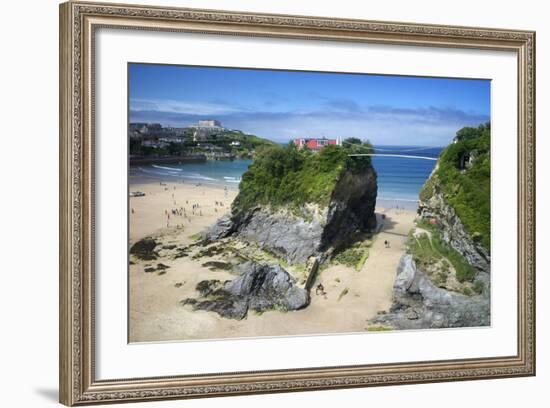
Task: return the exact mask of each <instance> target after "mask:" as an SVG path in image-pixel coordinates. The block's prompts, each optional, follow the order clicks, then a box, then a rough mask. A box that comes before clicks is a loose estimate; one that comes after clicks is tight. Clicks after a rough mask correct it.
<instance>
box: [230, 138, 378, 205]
mask: <svg viewBox="0 0 550 408" xmlns="http://www.w3.org/2000/svg"><path fill="white" fill-rule="evenodd" d="M356 141H358V142H359V143H358V144H356V143H355V142H356ZM348 146H349V147H348ZM372 151H373V150H372V145H371V144H370V143H369V142H365V143H363V142H361V141H360V140H354V144H353V145H346V144H344V146H343V147H342V146H336V145H329V146H326V147H324V148H323V149H321V150H320V151H319V152H312V151H311V150H309V149H307V148H303V149H298V148H297V147H296V145H294V143H292V142H291V143H289V144H288V145H287V146H284V147H283V146H273V147H268V148H264V149H262V150H261V151H259V152H258V154H257V155H256V157H255V158H254V162H253V163H252V164H251V165H250V167H249V168H248V170H247V171H246V173H244V174H243V176H242V181H241V184H240V186H239V195H238V196H237V198H236V199H235V201H234V202H233V209H234V210H237V211H239V210H245V209H248V208H252V207H255V206H257V205H269V206H271V207H274V208H277V207H281V206H288V207H291V208H300V207H302V206H303V205H304V204H306V203H314V204H319V205H321V206H325V205H327V204H328V203H329V201H330V198H331V194H332V191H333V189H334V186H335V184H336V181H337V180H338V177H339V176H340V174H341V173H342V172H343V171H344V170H349V171H353V172H359V171H362V170H363V169H365V168H367V167H371V160H370V157H368V156H365V157H349V156H348V154H350V153H359V152H361V153H371V152H372Z"/></svg>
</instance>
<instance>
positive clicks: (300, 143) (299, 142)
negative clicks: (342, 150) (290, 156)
mask: <svg viewBox="0 0 550 408" xmlns="http://www.w3.org/2000/svg"><path fill="white" fill-rule="evenodd" d="M294 144H295V145H296V146H297V147H298V149H302V148H304V147H307V148H309V149H311V150H321V149H322V148H323V147H325V146H328V145H337V144H339V143H338V140H337V139H327V138H326V137H322V138H298V139H294Z"/></svg>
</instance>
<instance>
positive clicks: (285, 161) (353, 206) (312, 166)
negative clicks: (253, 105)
mask: <svg viewBox="0 0 550 408" xmlns="http://www.w3.org/2000/svg"><path fill="white" fill-rule="evenodd" d="M364 150H365V151H371V147H370V145H364ZM349 153H350V150H349V149H346V148H343V147H341V146H327V147H325V148H324V149H323V150H321V151H320V152H318V153H313V152H311V151H307V150H304V151H300V150H298V149H297V148H296V147H295V146H294V145H289V146H288V147H285V148H282V147H281V148H276V149H270V150H268V151H265V152H263V153H262V154H260V155H259V157H258V158H256V160H255V161H254V163H253V164H252V165H251V166H250V168H249V169H248V171H247V172H246V173H245V174H244V175H243V177H242V182H241V185H240V187H239V195H238V196H237V198H236V199H235V201H234V203H233V206H232V212H231V215H230V217H226V218H223V219H221V220H220V221H218V223H217V224H216V225H214V226H213V227H212V228H210V229H209V230H208V231H207V232H206V233H205V235H204V237H205V238H206V239H207V240H216V239H220V238H225V237H228V236H230V235H231V236H237V237H239V238H240V239H242V240H244V241H247V242H254V243H255V244H258V245H260V246H261V247H262V248H263V249H264V250H266V251H268V252H270V253H272V254H273V255H275V256H276V257H278V258H282V259H283V260H284V261H285V262H287V263H289V264H302V263H305V262H306V261H307V260H308V258H310V257H311V256H315V257H320V258H321V259H323V258H324V257H325V256H326V255H329V254H331V253H332V252H333V251H334V250H337V249H338V248H340V247H341V246H343V245H345V244H346V243H348V242H350V241H351V240H353V238H354V236H356V235H357V234H360V233H362V232H365V231H369V230H373V229H374V228H375V227H376V217H375V215H374V208H375V204H376V193H377V180H376V172H375V171H374V168H373V167H372V164H371V161H370V157H357V158H356V157H349Z"/></svg>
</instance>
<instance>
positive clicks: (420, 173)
mask: <svg viewBox="0 0 550 408" xmlns="http://www.w3.org/2000/svg"><path fill="white" fill-rule="evenodd" d="M442 149H443V148H441V147H425V146H382V145H380V146H375V150H376V153H377V154H380V156H374V157H373V158H372V162H373V166H374V168H375V170H376V173H377V175H378V198H377V205H379V206H381V207H392V208H395V207H397V208H403V209H416V208H417V205H418V194H419V192H420V190H421V188H422V186H423V184H424V183H425V182H426V180H427V179H428V177H429V176H430V173H431V172H432V170H433V168H434V166H435V163H436V160H437V158H438V157H439V155H440V153H441V151H442ZM384 155H388V156H384ZM251 163H252V160H250V159H240V160H232V161H224V160H208V161H206V162H203V163H182V164H158V165H157V164H152V165H139V166H130V172H129V177H130V183H131V184H132V183H138V182H144V181H145V182H146V181H151V182H160V181H168V180H173V181H177V182H185V183H194V184H205V185H217V186H222V187H227V188H228V189H234V190H236V189H238V186H239V183H240V181H241V177H242V175H243V173H244V172H245V171H246V170H247V169H248V166H249V165H250V164H251Z"/></svg>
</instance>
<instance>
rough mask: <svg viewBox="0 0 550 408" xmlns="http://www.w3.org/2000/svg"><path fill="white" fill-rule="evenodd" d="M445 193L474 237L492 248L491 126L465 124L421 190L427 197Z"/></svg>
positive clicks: (422, 196)
mask: <svg viewBox="0 0 550 408" xmlns="http://www.w3.org/2000/svg"><path fill="white" fill-rule="evenodd" d="M438 192H439V193H442V194H443V197H444V198H445V200H446V201H447V202H448V203H449V204H450V205H451V206H452V207H453V208H454V210H455V211H456V213H457V215H458V216H459V217H460V220H461V221H462V223H463V224H464V227H465V228H466V230H467V231H468V233H469V234H470V235H471V236H472V238H473V239H474V240H477V241H478V242H480V243H481V245H483V247H485V248H486V249H487V250H489V249H490V242H491V127H490V124H489V123H487V124H483V125H480V126H479V127H477V128H471V127H465V128H463V129H461V130H459V131H458V132H457V134H456V137H455V140H454V143H452V144H450V145H449V146H448V147H447V148H446V149H445V150H443V152H442V153H441V157H440V158H439V162H438V168H437V170H436V171H435V173H434V175H433V176H432V177H431V178H430V179H429V180H428V181H427V182H426V184H425V185H424V187H423V189H422V191H421V192H420V199H421V200H423V201H425V200H427V199H429V198H430V197H431V196H432V195H433V194H434V193H438Z"/></svg>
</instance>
